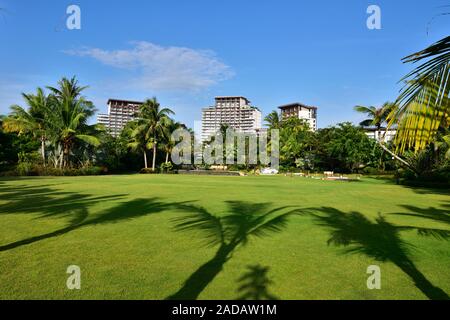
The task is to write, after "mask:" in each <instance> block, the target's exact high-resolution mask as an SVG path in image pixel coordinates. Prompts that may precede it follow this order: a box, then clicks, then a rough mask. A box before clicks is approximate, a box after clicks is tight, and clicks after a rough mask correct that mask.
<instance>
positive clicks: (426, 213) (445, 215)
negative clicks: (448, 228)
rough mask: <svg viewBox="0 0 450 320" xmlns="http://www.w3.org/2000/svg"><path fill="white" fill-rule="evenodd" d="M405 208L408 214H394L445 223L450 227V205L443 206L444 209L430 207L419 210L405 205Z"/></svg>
mask: <svg viewBox="0 0 450 320" xmlns="http://www.w3.org/2000/svg"><path fill="white" fill-rule="evenodd" d="M402 207H403V208H405V209H407V210H409V211H410V212H407V213H404V212H402V213H393V214H394V215H398V216H407V217H416V218H423V219H428V220H433V221H435V222H440V223H445V224H448V225H450V205H449V204H443V205H442V208H443V209H438V208H433V207H429V208H427V209H424V208H418V207H415V206H411V205H403V206H402Z"/></svg>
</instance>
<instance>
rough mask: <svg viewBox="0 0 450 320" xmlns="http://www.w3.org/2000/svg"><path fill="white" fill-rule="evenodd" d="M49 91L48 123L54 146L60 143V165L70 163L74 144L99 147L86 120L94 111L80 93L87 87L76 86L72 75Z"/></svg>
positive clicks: (90, 103) (93, 130) (76, 82)
mask: <svg viewBox="0 0 450 320" xmlns="http://www.w3.org/2000/svg"><path fill="white" fill-rule="evenodd" d="M47 88H48V89H49V90H51V92H52V96H51V99H52V106H53V108H52V112H51V113H50V115H49V119H50V121H49V123H50V128H51V132H52V135H53V136H52V137H53V140H54V141H53V143H54V144H55V145H57V144H60V145H61V146H62V148H61V149H62V150H61V152H62V154H61V156H60V160H59V166H60V167H62V166H64V167H67V166H68V165H69V164H70V159H69V157H70V154H71V151H72V149H73V147H74V146H75V145H76V144H77V143H81V142H83V143H87V144H89V145H93V146H98V145H99V144H100V141H99V139H98V138H97V137H96V135H95V128H94V126H91V125H88V124H87V120H88V119H89V117H91V116H93V115H94V113H95V108H94V105H93V104H92V102H90V101H88V100H86V99H85V98H84V97H83V96H82V95H81V94H82V91H83V90H85V89H86V88H87V87H81V86H79V85H78V81H77V80H76V78H75V77H73V78H71V79H67V78H63V79H62V80H60V81H59V82H58V87H47Z"/></svg>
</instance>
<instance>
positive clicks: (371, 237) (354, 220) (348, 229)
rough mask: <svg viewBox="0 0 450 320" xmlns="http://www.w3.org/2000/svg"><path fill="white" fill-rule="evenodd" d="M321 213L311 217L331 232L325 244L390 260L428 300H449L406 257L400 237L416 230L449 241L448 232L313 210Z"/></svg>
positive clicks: (380, 217) (406, 249) (407, 249)
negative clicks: (404, 232)
mask: <svg viewBox="0 0 450 320" xmlns="http://www.w3.org/2000/svg"><path fill="white" fill-rule="evenodd" d="M314 210H318V211H319V212H321V214H312V215H313V216H314V218H315V219H316V220H317V221H318V224H319V225H321V226H324V227H326V228H328V229H330V230H331V231H330V233H331V238H330V239H329V240H328V244H333V245H336V246H344V247H348V248H347V249H346V250H345V251H344V252H345V253H349V254H350V253H360V254H364V255H366V256H368V257H371V258H374V259H375V260H378V261H383V262H384V261H390V262H392V263H394V264H395V265H396V266H397V267H399V268H400V269H401V270H402V271H403V272H404V273H405V274H407V275H408V276H409V277H410V278H411V279H412V280H413V281H414V284H415V285H416V287H417V288H418V289H419V290H420V291H422V292H423V293H424V294H425V295H426V296H427V297H428V298H429V299H436V300H448V299H449V296H448V295H447V294H446V293H445V292H444V291H443V290H442V289H440V288H438V287H436V286H434V285H433V284H432V283H431V282H430V281H429V280H428V279H427V278H426V277H425V276H424V275H423V274H422V273H421V272H420V271H419V270H418V269H417V267H416V266H415V265H414V263H413V261H412V260H411V259H410V258H409V257H408V253H409V251H410V250H409V249H410V248H411V247H412V245H410V244H408V243H407V242H405V241H403V240H402V239H401V237H400V234H399V233H400V231H402V230H417V231H418V233H419V235H424V236H434V237H436V238H438V239H448V238H449V237H450V231H448V230H440V229H428V228H417V227H410V226H396V225H393V224H391V223H389V222H387V221H386V220H385V218H384V217H382V216H379V217H378V218H377V219H376V220H375V221H374V222H373V221H371V220H369V219H367V218H366V217H365V216H364V215H362V214H361V213H359V212H350V213H345V212H342V211H339V210H337V209H334V208H328V207H323V208H320V209H314Z"/></svg>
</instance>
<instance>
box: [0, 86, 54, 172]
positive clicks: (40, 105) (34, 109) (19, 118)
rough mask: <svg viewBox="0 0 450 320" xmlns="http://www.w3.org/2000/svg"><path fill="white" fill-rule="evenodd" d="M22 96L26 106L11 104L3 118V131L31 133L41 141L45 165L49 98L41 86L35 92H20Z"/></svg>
mask: <svg viewBox="0 0 450 320" xmlns="http://www.w3.org/2000/svg"><path fill="white" fill-rule="evenodd" d="M22 97H23V99H24V100H25V103H26V104H27V106H28V109H24V108H22V107H21V106H19V105H13V106H11V113H10V115H9V116H8V117H6V118H5V119H4V120H3V128H4V130H5V132H15V133H18V134H19V135H21V134H31V135H32V136H34V137H35V138H36V139H39V141H40V143H41V156H42V162H43V164H44V165H45V163H46V157H45V143H46V141H47V135H48V130H49V119H48V115H49V114H50V113H51V111H50V110H51V106H50V103H51V101H52V100H51V98H50V97H49V96H48V95H46V94H45V93H44V90H42V89H41V88H38V89H37V93H36V94H25V93H22Z"/></svg>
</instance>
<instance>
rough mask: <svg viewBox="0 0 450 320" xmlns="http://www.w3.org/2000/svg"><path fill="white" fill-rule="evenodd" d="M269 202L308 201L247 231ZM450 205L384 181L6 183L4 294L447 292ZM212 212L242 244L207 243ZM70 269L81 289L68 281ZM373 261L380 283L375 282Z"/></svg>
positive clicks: (140, 178)
mask: <svg viewBox="0 0 450 320" xmlns="http://www.w3.org/2000/svg"><path fill="white" fill-rule="evenodd" d="M273 209H279V210H278V211H276V212H274V215H276V216H278V215H283V214H284V213H287V212H291V211H292V210H296V209H301V210H298V211H294V212H291V215H289V216H286V218H287V220H286V221H284V220H283V219H278V220H274V221H273V226H274V228H273V230H266V231H267V232H264V233H261V234H258V235H259V236H258V237H256V236H252V235H250V232H251V230H252V227H253V226H254V225H255V223H256V222H255V221H259V220H257V219H256V218H257V217H259V216H261V215H262V214H265V213H267V212H269V211H270V210H273ZM449 211H450V195H449V193H446V192H445V191H442V190H441V191H430V190H424V189H412V188H406V187H402V186H397V185H394V184H391V183H389V182H386V181H383V180H375V179H363V180H362V181H361V182H350V183H349V182H333V181H320V180H313V179H306V178H298V177H296V178H291V177H283V176H277V177H207V176H198V177H197V176H177V175H167V176H164V175H126V176H101V177H73V178H69V177H67V178H66V177H59V178H22V179H2V180H0V299H28V298H31V299H37V298H39V299H41V298H42V299H113V298H117V299H165V298H169V297H172V298H188V299H189V298H200V299H236V298H240V297H241V298H243V297H247V298H252V297H271V298H275V297H276V298H278V299H427V298H446V297H448V295H450V272H449V266H450V242H449V241H448V240H445V239H443V238H445V236H446V235H447V233H446V232H445V230H446V231H449V230H450V213H449ZM211 215H215V216H219V217H230V215H231V216H232V217H233V219H234V220H233V219H230V218H229V219H225V220H222V222H223V223H224V224H225V223H227V225H228V226H229V227H228V229H227V233H226V235H229V234H230V233H233V234H237V235H239V237H238V238H239V240H237V241H236V243H235V244H234V245H232V246H222V247H220V245H219V244H218V243H217V242H211V241H212V240H213V238H212V234H211V231H216V235H218V236H220V235H221V234H220V232H219V233H218V232H217V230H215V229H214V230H213V229H207V228H206V227H207V226H208V224H207V223H208V222H211V219H210V220H208V217H209V218H211V217H210V216H211ZM270 217H271V215H270ZM233 221H234V222H233ZM238 225H239V226H241V227H238ZM416 227H420V228H421V233H422V234H424V236H420V235H419V234H418V232H417V230H416ZM233 228H234V229H233ZM440 230H441V231H440ZM442 230H444V231H442ZM247 238H248V240H249V241H248V242H246V241H245V240H246V239H247ZM208 243H210V245H209V246H207V245H205V244H208ZM69 265H78V266H80V268H81V272H82V274H81V279H82V280H81V290H78V291H77V290H75V291H71V290H68V289H67V287H66V280H67V277H68V275H67V274H66V269H67V267H68V266H69ZM369 265H378V266H380V267H381V277H382V278H381V279H382V282H381V285H382V288H381V290H368V289H367V285H366V281H367V277H368V276H369V275H368V274H367V273H366V270H367V267H368V266H369ZM250 267H252V268H250ZM267 280H270V281H267ZM258 283H259V284H261V283H262V285H257V284H258ZM245 284H248V285H247V286H245Z"/></svg>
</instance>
